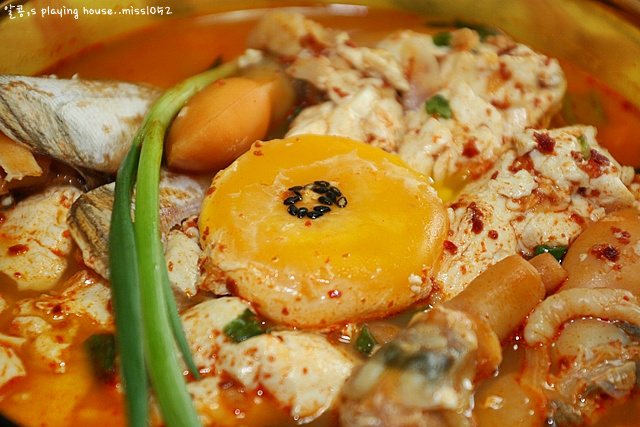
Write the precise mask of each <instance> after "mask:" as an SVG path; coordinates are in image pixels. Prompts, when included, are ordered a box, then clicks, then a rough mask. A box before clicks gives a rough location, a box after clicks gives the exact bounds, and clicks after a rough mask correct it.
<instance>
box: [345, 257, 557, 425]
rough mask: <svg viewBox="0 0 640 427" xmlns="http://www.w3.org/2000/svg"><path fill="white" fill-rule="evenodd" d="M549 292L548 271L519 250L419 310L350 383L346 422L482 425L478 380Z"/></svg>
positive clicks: (493, 367)
mask: <svg viewBox="0 0 640 427" xmlns="http://www.w3.org/2000/svg"><path fill="white" fill-rule="evenodd" d="M544 295H545V287H544V285H543V284H542V282H541V279H540V274H539V273H538V272H537V271H536V270H535V268H534V267H533V266H532V265H531V264H529V263H528V262H527V261H525V260H524V259H522V258H521V257H519V256H512V257H509V258H506V259H505V260H503V261H501V262H499V263H498V264H496V265H495V266H493V267H491V268H489V269H488V270H487V271H486V272H484V273H483V274H481V275H480V276H478V278H476V279H475V280H474V281H473V282H471V283H470V284H469V286H468V287H467V289H466V290H465V291H463V292H462V293H460V294H459V295H458V296H457V297H455V298H453V299H452V300H450V301H448V302H446V303H444V304H442V305H439V306H436V307H434V308H432V309H430V310H428V311H426V312H421V313H418V314H416V315H415V316H414V317H413V319H412V320H411V322H410V324H409V326H408V327H407V328H406V329H404V330H402V331H401V332H400V333H399V334H398V336H397V337H396V338H395V339H393V340H392V341H391V342H389V343H388V344H386V345H385V346H383V347H381V348H380V349H379V350H378V351H377V352H376V353H375V354H374V355H373V356H372V357H371V359H370V360H368V361H367V362H366V363H364V365H362V366H361V367H359V368H357V370H356V372H355V373H354V374H353V375H352V377H351V378H350V379H349V381H348V382H347V383H346V384H345V386H344V388H343V390H342V397H343V401H342V405H341V406H340V420H341V422H342V425H344V426H350V427H358V426H381V427H382V426H384V427H393V426H408V425H410V426H416V427H419V426H425V427H427V426H429V427H434V426H471V425H474V424H473V419H472V414H471V410H472V408H473V391H474V388H475V384H476V383H477V382H478V381H479V380H481V379H484V378H486V377H488V376H490V375H491V374H493V373H494V372H495V371H496V369H497V368H498V365H499V364H500V362H501V360H502V351H501V348H500V341H501V340H504V339H505V338H506V337H507V336H508V335H509V334H511V333H512V332H513V329H515V328H516V327H517V326H518V325H519V324H520V323H521V322H522V321H523V320H524V318H525V317H526V315H527V314H528V313H529V312H530V310H531V309H532V308H533V307H534V306H535V305H536V304H537V303H538V302H539V301H541V300H542V298H544ZM514 302H517V303H516V304H514Z"/></svg>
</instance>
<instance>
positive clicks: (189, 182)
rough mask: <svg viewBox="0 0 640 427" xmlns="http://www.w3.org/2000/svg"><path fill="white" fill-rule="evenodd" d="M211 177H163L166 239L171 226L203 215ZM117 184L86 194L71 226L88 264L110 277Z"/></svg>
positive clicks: (162, 223) (170, 174)
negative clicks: (110, 240) (113, 213)
mask: <svg viewBox="0 0 640 427" xmlns="http://www.w3.org/2000/svg"><path fill="white" fill-rule="evenodd" d="M210 183H211V178H210V177H208V176H195V175H194V176H192V175H184V174H177V173H173V172H169V171H167V170H164V169H163V170H162V171H161V175H160V193H159V197H160V229H161V232H162V236H163V240H164V239H165V237H166V234H167V233H168V232H169V230H170V229H171V227H173V226H174V225H177V224H180V222H181V221H182V220H183V219H184V218H187V217H189V216H191V215H197V214H199V213H200V208H201V207H202V199H203V198H204V193H205V191H206V190H207V189H208V188H209V184H210ZM114 189H115V184H114V183H109V184H106V185H103V186H101V187H98V188H96V189H94V190H91V191H89V192H87V193H84V194H83V195H82V196H80V197H79V198H78V200H77V201H76V203H74V204H73V206H71V209H70V210H69V215H68V216H67V224H68V226H69V231H70V232H71V236H72V238H73V240H74V241H75V242H76V244H77V245H78V247H79V248H80V250H81V252H82V258H83V260H84V263H85V264H86V265H87V266H88V267H90V268H92V269H93V270H94V271H96V272H97V273H98V274H100V275H101V276H102V277H104V278H105V279H108V278H109V257H108V254H109V227H110V222H111V207H112V205H113V191H114Z"/></svg>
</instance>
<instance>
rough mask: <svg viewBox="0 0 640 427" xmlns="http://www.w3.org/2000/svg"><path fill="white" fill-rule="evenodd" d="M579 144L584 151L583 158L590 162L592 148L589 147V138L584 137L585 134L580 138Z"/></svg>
mask: <svg viewBox="0 0 640 427" xmlns="http://www.w3.org/2000/svg"><path fill="white" fill-rule="evenodd" d="M578 142H579V143H580V150H581V151H582V157H583V158H584V159H585V160H589V158H590V157H591V147H589V144H588V143H587V138H586V137H585V136H584V134H580V135H579V136H578Z"/></svg>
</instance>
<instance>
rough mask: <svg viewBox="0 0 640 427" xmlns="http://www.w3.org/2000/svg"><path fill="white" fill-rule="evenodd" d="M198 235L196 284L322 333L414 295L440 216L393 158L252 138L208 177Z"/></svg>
mask: <svg viewBox="0 0 640 427" xmlns="http://www.w3.org/2000/svg"><path fill="white" fill-rule="evenodd" d="M199 229H200V235H201V243H202V247H203V250H204V251H205V260H204V263H203V268H204V271H205V281H204V287H205V288H208V289H212V290H213V289H220V287H221V286H223V287H226V289H228V290H229V291H230V292H231V293H232V294H234V295H237V296H240V297H242V298H245V299H247V300H249V301H251V302H252V303H253V305H254V307H255V308H256V310H257V311H258V312H260V314H261V315H263V316H265V317H267V318H269V319H271V320H273V321H276V322H278V323H282V324H286V325H290V326H294V327H305V328H331V327H339V326H340V325H342V324H344V323H345V322H352V321H362V320H366V319H371V318H381V317H385V316H388V315H391V314H394V313H397V312H399V311H402V310H404V309H406V308H408V307H409V306H410V305H411V304H413V303H415V302H417V301H419V300H421V299H424V298H425V297H426V296H427V295H428V294H429V292H430V290H431V284H430V281H429V274H430V272H431V270H432V268H433V266H434V264H435V262H436V261H437V259H438V258H439V256H440V254H441V252H442V247H443V241H444V239H445V235H446V232H447V229H448V217H447V214H446V211H445V208H444V206H443V204H442V202H441V201H440V199H438V197H437V196H436V193H435V191H434V190H433V189H432V188H431V186H430V183H429V180H428V178H426V177H425V176H423V175H421V174H419V173H417V172H415V171H414V170H412V169H410V168H409V167H408V166H406V165H405V164H404V163H403V162H402V160H400V158H399V157H397V156H395V155H393V154H390V153H387V152H385V151H382V150H380V149H378V148H375V147H372V146H370V145H367V144H365V143H362V142H358V141H353V140H350V139H346V138H341V137H331V136H319V135H302V136H296V137H291V138H288V139H281V140H271V141H267V142H256V143H255V144H254V145H253V146H252V147H251V149H250V150H249V151H248V152H247V153H245V154H243V155H242V156H241V157H239V158H238V159H237V160H236V161H235V162H234V163H233V164H232V165H231V166H229V167H228V168H226V169H224V170H222V171H221V172H219V173H218V174H217V175H216V177H215V178H214V180H213V183H212V185H211V187H210V189H209V191H208V192H207V195H206V197H205V200H204V203H203V207H202V212H201V215H200V219H199Z"/></svg>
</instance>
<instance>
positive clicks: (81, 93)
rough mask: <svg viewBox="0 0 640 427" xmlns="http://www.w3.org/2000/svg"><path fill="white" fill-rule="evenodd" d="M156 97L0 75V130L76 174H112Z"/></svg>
mask: <svg viewBox="0 0 640 427" xmlns="http://www.w3.org/2000/svg"><path fill="white" fill-rule="evenodd" d="M161 93H162V91H161V90H160V89H157V88H154V87H152V86H148V85H140V84H133V83H125V82H118V81H110V80H105V81H102V80H82V79H76V78H74V79H58V78H55V77H25V76H18V75H9V74H0V130H1V131H2V132H4V133H5V134H6V135H7V136H9V137H10V138H11V139H13V140H14V141H17V142H19V143H22V144H24V145H27V146H29V147H31V148H32V149H33V150H34V151H35V152H37V153H39V154H43V155H46V156H49V157H53V158H55V159H57V160H60V161H63V162H65V163H68V164H70V165H72V166H73V167H75V168H77V169H79V170H83V171H84V170H93V171H97V172H102V173H115V172H116V171H117V169H118V165H119V164H120V161H121V160H122V158H123V157H124V155H125V154H126V152H127V149H128V148H129V146H130V145H131V141H132V140H133V137H134V136H135V133H136V131H137V130H138V128H139V127H140V125H141V123H142V120H143V119H144V117H145V115H146V113H147V111H148V110H149V108H150V107H151V104H152V103H153V101H155V100H156V99H157V98H158V96H159V95H160V94H161Z"/></svg>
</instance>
